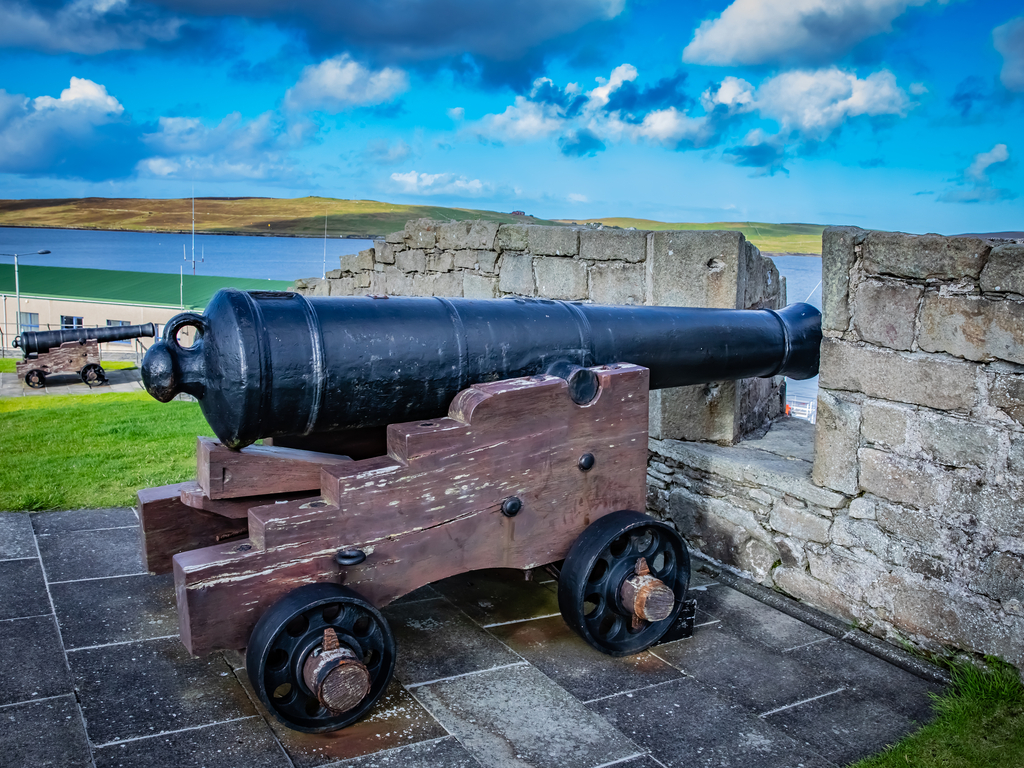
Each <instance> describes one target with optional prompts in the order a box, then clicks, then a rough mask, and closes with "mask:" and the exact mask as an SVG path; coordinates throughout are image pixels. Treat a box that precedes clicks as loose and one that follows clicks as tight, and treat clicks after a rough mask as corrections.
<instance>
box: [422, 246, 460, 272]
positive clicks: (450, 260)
mask: <svg viewBox="0 0 1024 768" xmlns="http://www.w3.org/2000/svg"><path fill="white" fill-rule="evenodd" d="M454 266H455V257H454V256H453V255H452V253H451V251H434V252H432V253H428V254H427V271H428V272H451V271H452V268H453V267H454Z"/></svg>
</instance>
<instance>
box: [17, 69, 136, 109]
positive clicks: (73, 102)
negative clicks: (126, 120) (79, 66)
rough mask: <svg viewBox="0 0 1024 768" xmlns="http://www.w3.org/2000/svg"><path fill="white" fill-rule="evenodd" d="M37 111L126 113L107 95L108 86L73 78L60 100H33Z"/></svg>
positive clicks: (49, 97)
mask: <svg viewBox="0 0 1024 768" xmlns="http://www.w3.org/2000/svg"><path fill="white" fill-rule="evenodd" d="M32 103H33V105H34V106H35V108H36V109H37V110H40V111H42V110H45V109H62V110H76V111H79V112H89V113H90V114H93V115H114V116H116V115H120V114H121V113H122V112H124V107H123V106H121V103H120V102H119V101H118V100H117V99H115V98H114V97H113V96H111V95H110V94H109V93H107V89H106V86H103V85H100V84H99V83H94V82H93V81H92V80H86V79H85V78H83V77H72V78H71V84H70V85H69V86H68V87H67V88H65V89H64V90H63V91H61V92H60V97H59V98H56V99H55V98H53V97H52V96H39V97H37V98H35V99H33V102H32Z"/></svg>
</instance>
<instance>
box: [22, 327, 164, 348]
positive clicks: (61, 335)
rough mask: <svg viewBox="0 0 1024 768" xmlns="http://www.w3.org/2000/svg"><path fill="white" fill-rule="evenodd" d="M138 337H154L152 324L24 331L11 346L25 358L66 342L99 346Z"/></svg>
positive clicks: (154, 331) (154, 329)
mask: <svg viewBox="0 0 1024 768" xmlns="http://www.w3.org/2000/svg"><path fill="white" fill-rule="evenodd" d="M140 336H156V328H155V327H154V325H153V324H152V323H144V324H143V325H101V326H99V327H96V328H62V329H61V330H59V331H26V332H24V333H22V334H21V335H20V336H16V337H15V338H14V342H13V346H14V347H15V348H16V349H17V348H20V349H21V350H22V351H23V352H24V353H25V355H26V356H28V355H30V354H32V353H33V352H46V351H47V350H49V349H53V348H54V347H59V346H60V345H61V344H64V343H66V342H68V341H79V342H83V343H84V342H86V341H88V340H89V339H95V340H96V341H98V342H100V343H101V344H102V343H103V342H106V341H124V340H125V339H135V338H138V337H140Z"/></svg>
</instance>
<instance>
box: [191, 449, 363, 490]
mask: <svg viewBox="0 0 1024 768" xmlns="http://www.w3.org/2000/svg"><path fill="white" fill-rule="evenodd" d="M348 461H351V459H349V458H348V457H347V456H337V455H335V454H331V453H317V452H316V451H303V450H299V449H297V448H280V447H278V446H269V445H250V446H249V447H248V448H243V449H242V450H240V451H233V450H231V449H230V448H227V447H226V446H224V445H222V444H221V443H219V442H217V441H216V440H213V439H211V438H208V437H200V438H198V441H197V445H196V475H197V480H198V482H199V485H200V486H201V487H202V489H203V493H204V494H205V495H206V496H207V498H210V499H234V498H239V497H241V496H267V495H270V494H278V493H297V492H300V491H315V490H319V488H320V467H322V466H324V465H328V464H338V463H339V462H348Z"/></svg>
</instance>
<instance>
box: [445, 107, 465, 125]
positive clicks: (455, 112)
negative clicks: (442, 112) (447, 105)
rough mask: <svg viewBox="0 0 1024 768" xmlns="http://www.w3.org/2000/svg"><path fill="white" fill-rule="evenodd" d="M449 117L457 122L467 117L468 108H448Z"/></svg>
mask: <svg viewBox="0 0 1024 768" xmlns="http://www.w3.org/2000/svg"><path fill="white" fill-rule="evenodd" d="M448 117H450V118H451V119H452V120H454V121H455V122H459V121H460V120H465V119H466V110H465V108H464V107H452V108H451V109H449V110H448Z"/></svg>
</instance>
